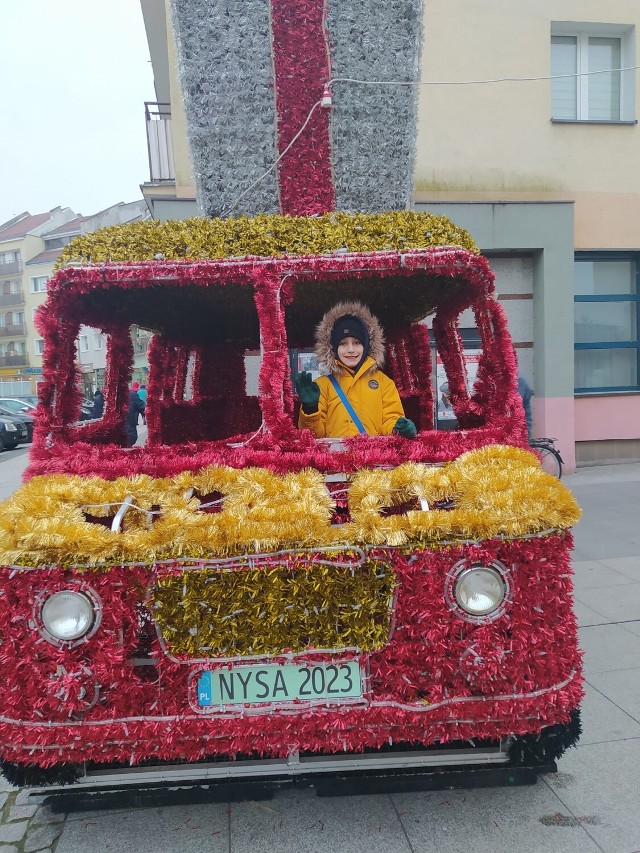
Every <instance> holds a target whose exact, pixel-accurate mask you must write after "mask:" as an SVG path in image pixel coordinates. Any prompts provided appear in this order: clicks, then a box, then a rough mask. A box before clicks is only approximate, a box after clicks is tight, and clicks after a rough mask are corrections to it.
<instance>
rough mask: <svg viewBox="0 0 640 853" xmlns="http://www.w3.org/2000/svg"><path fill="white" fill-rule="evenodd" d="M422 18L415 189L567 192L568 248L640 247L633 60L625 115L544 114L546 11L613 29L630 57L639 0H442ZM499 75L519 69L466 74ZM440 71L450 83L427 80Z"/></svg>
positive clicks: (541, 195)
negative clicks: (570, 214) (568, 117)
mask: <svg viewBox="0 0 640 853" xmlns="http://www.w3.org/2000/svg"><path fill="white" fill-rule="evenodd" d="M424 22H425V44H424V52H423V60H422V81H423V83H425V84H427V85H423V86H422V87H421V91H420V108H419V124H418V156H417V163H416V173H415V187H416V199H417V200H418V201H432V200H433V201H453V200H455V201H486V200H491V201H497V200H507V201H546V200H562V201H567V200H571V201H574V202H575V223H574V227H575V246H576V248H589V249H591V248H596V247H600V248H603V247H607V248H620V249H628V248H635V247H637V246H638V233H637V225H636V222H637V220H638V216H639V214H640V144H639V143H638V128H637V126H636V123H635V122H636V120H637V118H638V115H639V114H640V86H638V85H636V82H635V81H636V75H637V71H636V70H631V71H628V72H624V73H623V75H622V77H623V79H622V85H623V89H624V93H623V99H624V98H626V109H627V110H628V112H627V113H626V118H625V119H624V121H620V122H610V123H591V122H589V121H586V122H585V121H575V122H566V121H554V120H552V117H551V116H552V99H551V86H552V84H551V81H550V80H549V79H548V78H549V76H550V75H551V33H552V22H555V24H556V29H557V30H558V31H560V32H562V31H563V30H566V31H574V32H577V31H579V30H582V29H585V28H586V29H587V31H591V32H593V33H594V34H596V33H598V32H601V33H603V34H607V33H618V34H619V35H620V37H621V39H622V41H623V46H624V48H625V51H624V53H623V55H622V57H621V60H622V61H623V65H624V66H625V67H628V66H634V65H637V64H638V62H637V53H636V49H635V33H636V32H637V28H638V27H640V5H639V4H638V3H637V2H634V0H612V2H609V3H606V4H604V3H602V2H600V0H562V2H559V0H535V2H532V0H529V2H520V3H507V2H504V0H486V2H483V3H476V2H472V3H469V2H468V0H447V2H428V3H425V17H424ZM567 22H573V23H571V24H569V23H567ZM561 25H562V26H561ZM585 25H586V27H585ZM554 31H555V30H554ZM502 78H518V79H515V80H509V81H505V82H499V83H498V82H476V83H470V82H467V83H466V85H462V82H463V81H487V80H489V81H491V80H498V79H502ZM522 78H543V79H530V80H523V79H522ZM438 81H455V82H456V83H457V84H458V85H430V84H433V83H437V82H438Z"/></svg>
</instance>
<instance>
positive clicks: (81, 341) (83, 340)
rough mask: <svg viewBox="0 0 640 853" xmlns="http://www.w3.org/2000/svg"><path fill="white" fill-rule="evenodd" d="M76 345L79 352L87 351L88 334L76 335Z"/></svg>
mask: <svg viewBox="0 0 640 853" xmlns="http://www.w3.org/2000/svg"><path fill="white" fill-rule="evenodd" d="M78 347H79V349H80V352H89V335H78Z"/></svg>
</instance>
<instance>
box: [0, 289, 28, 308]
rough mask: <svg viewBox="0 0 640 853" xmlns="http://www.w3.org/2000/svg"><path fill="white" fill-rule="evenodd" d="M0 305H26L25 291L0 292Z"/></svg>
mask: <svg viewBox="0 0 640 853" xmlns="http://www.w3.org/2000/svg"><path fill="white" fill-rule="evenodd" d="M0 305H24V291H23V290H19V291H18V292H17V293H0Z"/></svg>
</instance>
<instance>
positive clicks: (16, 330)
mask: <svg viewBox="0 0 640 853" xmlns="http://www.w3.org/2000/svg"><path fill="white" fill-rule="evenodd" d="M26 334H27V327H26V326H25V324H24V323H7V325H6V326H0V337H2V338H19V337H22V336H23V335H26Z"/></svg>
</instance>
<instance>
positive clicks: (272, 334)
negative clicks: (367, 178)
mask: <svg viewBox="0 0 640 853" xmlns="http://www.w3.org/2000/svg"><path fill="white" fill-rule="evenodd" d="M131 258H135V259H136V260H135V261H132V260H131ZM62 262H63V263H62V265H61V267H60V269H59V270H58V271H57V273H56V274H55V275H54V277H53V279H52V280H51V281H50V282H49V287H48V299H47V303H46V305H45V307H44V309H43V310H42V311H41V312H40V314H39V317H38V324H39V328H40V331H41V334H42V336H43V338H44V341H45V349H44V352H45V356H44V378H43V382H42V384H41V386H40V406H39V410H38V419H37V427H36V434H35V438H34V443H33V447H32V449H31V457H30V464H29V467H28V470H27V473H26V482H25V483H24V485H22V487H21V488H20V489H19V490H18V491H17V492H16V493H15V494H14V495H13V497H11V498H10V499H9V500H7V501H6V502H4V503H3V504H1V505H0V564H1V566H2V567H1V568H0V596H1V598H2V608H1V610H0V666H1V670H2V675H3V677H2V680H1V681H0V708H1V712H0V713H1V717H0V751H1V755H2V761H3V768H4V772H5V774H6V775H7V776H8V777H9V778H11V779H13V780H14V781H16V782H24V781H34V780H40V781H43V780H45V781H46V780H48V781H55V780H56V779H57V780H70V779H78V778H79V779H80V781H81V784H84V785H93V784H96V783H97V782H98V781H101V782H102V783H104V782H105V780H106V781H110V782H111V783H114V779H115V780H118V781H119V784H123V785H126V784H128V783H129V782H130V781H131V779H129V778H127V777H126V776H122V777H121V776H119V775H118V773H119V771H117V770H114V768H119V767H123V766H127V765H132V766H134V767H137V768H138V770H137V772H136V775H135V782H136V784H139V782H140V779H142V778H145V777H146V778H147V779H148V780H149V781H153V780H156V781H158V780H161V779H162V780H168V781H172V782H173V783H174V784H175V782H176V780H180V779H191V780H197V779H199V780H208V781H211V780H221V779H225V780H242V779H249V778H250V779H259V778H262V777H268V778H269V779H272V780H273V779H280V780H281V781H288V780H292V779H294V778H297V777H304V778H305V779H312V780H315V781H316V783H317V784H320V783H324V784H327V782H326V778H327V774H328V775H329V778H330V780H331V781H330V783H329V784H330V786H331V790H336V777H340V778H348V779H349V784H355V779H356V778H357V779H358V780H359V783H360V784H361V786H363V789H364V790H367V789H369V787H371V786H372V785H373V784H374V781H375V780H376V779H377V777H378V776H384V777H386V779H385V782H386V783H387V784H388V783H389V781H390V777H392V776H393V777H394V780H395V782H394V784H396V785H398V786H400V785H415V784H418V783H420V784H432V782H427V781H426V780H427V779H428V778H431V779H432V780H433V773H434V772H435V771H437V773H438V777H437V778H438V780H439V781H440V783H443V782H444V783H445V784H460V783H461V782H460V776H458V777H456V773H457V774H461V778H462V783H465V784H468V783H469V782H470V781H471V776H470V774H469V771H470V770H473V771H474V772H475V771H478V770H483V771H486V772H488V773H493V774H494V775H493V776H491V779H493V781H498V779H499V774H500V772H503V777H502V778H503V779H507V780H509V781H513V780H520V781H522V780H523V779H524V780H526V779H529V780H531V777H533V778H535V773H536V771H537V770H538V769H539V768H541V767H543V768H547V769H548V768H550V767H552V766H553V761H554V759H555V758H557V757H558V756H559V755H560V754H561V753H562V751H563V750H564V749H565V748H566V747H567V746H568V745H570V744H572V743H574V742H575V740H576V739H577V736H578V733H579V723H578V716H577V715H578V707H579V703H580V699H581V696H582V686H581V662H580V652H579V650H578V647H577V639H576V623H575V618H574V615H573V612H572V585H571V570H570V548H571V534H570V531H569V528H570V526H571V525H572V524H573V523H575V521H576V520H577V518H578V516H579V510H578V508H577V506H576V504H575V502H574V500H573V498H572V496H571V495H570V493H569V492H568V491H567V489H566V488H565V487H564V486H563V485H561V484H560V483H559V482H558V481H557V480H555V479H554V478H553V477H551V476H549V475H547V474H545V473H544V472H543V471H542V470H541V468H540V466H539V463H538V460H537V458H536V457H535V456H534V455H533V454H532V453H531V452H529V450H527V436H526V427H525V421H524V416H523V411H522V406H521V402H520V398H519V397H518V394H517V384H516V379H517V377H516V362H515V356H514V351H513V346H512V343H511V339H510V337H509V333H508V331H507V326H506V322H505V316H504V313H503V311H502V309H501V307H500V305H499V303H498V302H497V300H496V299H495V298H494V295H493V275H492V273H491V270H490V268H489V265H488V263H487V261H486V259H484V258H483V257H482V256H481V255H480V254H479V253H478V251H477V249H476V247H475V246H474V244H473V242H472V240H471V238H470V237H469V235H468V234H467V233H465V232H464V231H461V230H460V229H457V228H455V227H454V226H453V225H452V224H451V223H450V222H449V221H448V220H446V219H443V218H438V217H434V216H431V215H429V214H419V213H411V212H402V213H392V214H375V215H374V214H372V215H364V214H361V215H360V214H352V215H349V214H342V213H333V214H328V215H325V216H318V217H312V218H307V217H300V218H295V217H281V216H266V215H265V216H258V217H256V218H253V219H249V218H246V217H238V218H235V219H227V220H219V219H218V220H216V219H210V220H192V221H190V222H180V223H164V224H160V223H157V222H144V223H137V224H135V225H130V226H118V227H116V228H112V229H106V230H104V231H103V232H98V233H96V234H95V235H90V236H88V237H84V238H79V239H78V240H77V241H75V242H74V243H72V244H71V245H70V246H69V247H67V248H66V249H65V254H64V256H63V258H62ZM339 300H357V301H359V302H362V303H365V304H366V305H367V306H369V307H370V309H371V310H372V311H373V312H374V313H375V314H376V316H378V317H379V318H380V320H381V322H382V324H383V326H384V330H385V333H386V339H387V364H386V368H385V369H386V371H387V373H388V374H389V375H390V376H391V377H392V378H393V380H394V382H395V384H396V385H397V387H398V389H399V393H400V396H401V399H402V401H403V404H404V408H405V411H406V413H407V416H408V417H410V418H411V419H412V420H414V422H415V423H416V424H417V426H418V430H419V432H418V436H417V438H416V439H414V440H408V439H405V438H402V437H400V436H397V435H392V436H368V435H363V436H358V437H355V438H349V439H342V440H331V439H320V440H317V439H315V438H314V437H313V436H312V435H311V433H310V432H309V431H307V430H298V429H297V428H296V422H297V418H296V415H297V412H296V401H295V398H294V394H293V387H292V360H291V357H290V356H291V353H292V352H300V351H302V352H304V351H308V350H309V349H310V347H311V346H312V342H313V334H314V328H315V325H316V323H317V322H318V320H319V319H320V318H321V317H322V315H323V314H324V312H325V311H326V310H327V309H328V308H329V307H330V306H332V305H333V304H335V303H336V302H337V301H339ZM468 310H470V311H471V312H472V313H473V316H474V318H475V325H476V327H477V330H478V335H479V338H480V340H481V349H482V354H481V356H480V359H479V365H478V373H477V378H476V381H475V384H474V385H473V387H472V389H471V391H469V390H468V387H467V381H466V376H465V362H464V359H463V352H462V350H463V346H462V340H461V336H460V332H459V328H458V320H459V317H460V315H461V314H462V312H465V311H468ZM467 316H468V315H467ZM425 321H426V322H425ZM81 324H85V325H88V326H93V327H96V328H99V329H100V330H102V332H103V333H104V334H105V335H106V336H107V340H108V345H107V354H108V364H107V370H106V376H105V385H104V396H105V411H104V416H103V418H102V419H101V420H95V421H89V422H82V423H80V422H78V414H79V408H80V404H81V391H80V384H79V374H78V365H77V363H76V358H75V340H76V337H77V335H78V332H79V328H80V325H81ZM132 324H135V325H136V326H138V327H141V328H144V329H148V330H150V331H152V332H153V338H152V342H151V345H150V348H149V353H148V358H149V365H150V372H149V383H148V403H147V424H148V436H147V440H146V443H145V444H144V446H136V447H133V448H130V449H126V448H125V446H124V445H125V430H124V420H125V415H126V411H127V406H128V399H129V390H128V386H129V384H130V379H131V371H132V364H133V347H132V340H131V334H130V327H131V326H132ZM436 353H437V355H438V357H439V359H440V360H441V362H442V364H443V365H444V367H445V370H446V374H447V379H448V382H449V386H450V394H451V400H452V403H453V406H454V409H455V414H456V417H457V421H458V428H457V429H455V430H448V431H443V430H437V429H435V422H434V411H435V410H434V380H433V373H434V365H435V360H436ZM254 363H259V377H258V381H257V388H255V389H253V391H252V389H251V387H250V386H251V382H250V381H248V379H247V372H248V366H249V373H250V368H251V365H253V364H254ZM184 436H187V437H188V441H185V440H184ZM167 764H168V765H173V766H172V767H170V768H168V767H167V766H166V765H167ZM141 767H144V768H146V769H145V771H144V773H143V772H142V771H141V770H140V769H139V768H141ZM109 768H110V769H109ZM523 768H528V770H527V773H528V774H529V775H528V776H527V773H524V770H523ZM447 769H448V771H447ZM505 769H506V775H504V772H505ZM445 771H447V772H445ZM114 774H115V775H114ZM429 774H432V775H431V777H429ZM496 774H498V775H496ZM523 774H524V775H523ZM525 777H526V778H525ZM456 778H457V779H458V781H457V782H456ZM474 778H475V779H476V780H477V779H478V778H479V776H478V775H477V774H476V775H475V777H474Z"/></svg>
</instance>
